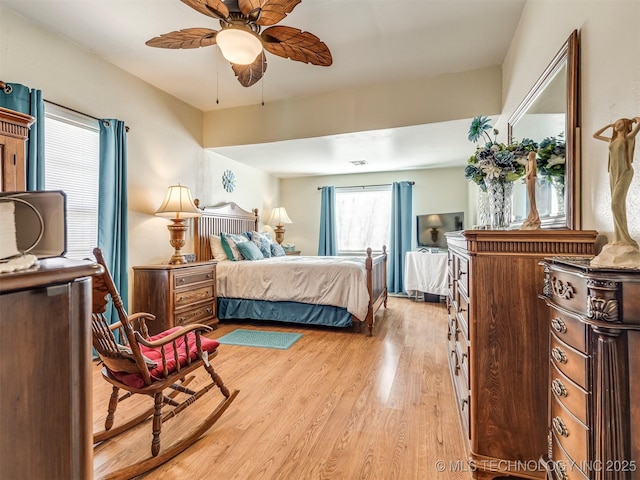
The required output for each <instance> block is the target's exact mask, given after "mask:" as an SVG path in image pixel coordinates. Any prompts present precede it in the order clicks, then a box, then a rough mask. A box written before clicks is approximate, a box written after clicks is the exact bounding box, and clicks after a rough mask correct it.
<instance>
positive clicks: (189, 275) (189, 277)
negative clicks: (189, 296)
mask: <svg viewBox="0 0 640 480" xmlns="http://www.w3.org/2000/svg"><path fill="white" fill-rule="evenodd" d="M214 275H215V273H214V269H213V268H211V267H202V268H194V269H190V270H189V271H188V272H185V273H176V275H175V276H174V287H175V288H180V287H186V286H188V285H193V284H195V283H201V282H211V281H213V280H214Z"/></svg>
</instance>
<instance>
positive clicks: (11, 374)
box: [0, 258, 102, 480]
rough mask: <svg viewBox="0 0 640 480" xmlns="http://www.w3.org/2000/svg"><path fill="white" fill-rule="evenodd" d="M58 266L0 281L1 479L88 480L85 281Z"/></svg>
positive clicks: (51, 263) (61, 262)
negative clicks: (0, 344)
mask: <svg viewBox="0 0 640 480" xmlns="http://www.w3.org/2000/svg"><path fill="white" fill-rule="evenodd" d="M100 273H102V267H100V266H99V265H97V264H94V263H91V262H80V261H73V260H67V259H64V258H49V259H46V260H41V261H40V267H39V268H38V269H35V270H34V269H31V270H28V271H23V272H14V273H3V274H0V312H2V313H0V342H1V343H2V348H0V389H1V397H0V432H1V433H0V477H2V478H6V479H23V478H24V479H27V478H28V479H45V478H46V479H48V480H67V479H72V478H73V479H76V478H78V479H80V478H81V479H91V478H92V477H93V438H92V426H93V420H92V414H93V412H92V408H91V405H92V397H91V278H90V277H91V275H97V274H100Z"/></svg>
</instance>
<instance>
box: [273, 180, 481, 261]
mask: <svg viewBox="0 0 640 480" xmlns="http://www.w3.org/2000/svg"><path fill="white" fill-rule="evenodd" d="M403 180H409V181H414V182H415V185H414V186H413V215H414V217H415V215H418V214H424V213H440V212H442V213H447V212H465V227H469V226H470V224H471V222H472V221H473V220H470V216H469V213H468V210H467V192H468V188H467V181H466V180H465V178H464V169H462V168H437V169H425V170H410V171H401V172H384V173H365V174H360V175H332V176H322V177H301V178H287V179H281V180H280V205H277V206H282V207H285V208H286V209H287V213H288V214H289V217H290V218H291V220H292V221H293V223H292V224H290V225H285V228H286V232H285V242H286V243H294V244H295V245H296V249H297V250H300V251H301V252H302V255H316V254H317V253H318V237H319V235H320V191H319V190H318V187H322V186H326V185H333V186H336V187H346V186H351V185H379V184H385V183H391V182H399V181H403ZM413 228H414V229H415V225H414V226H413ZM411 238H412V242H413V245H414V247H415V243H416V242H415V231H414V232H413V234H412V237H411Z"/></svg>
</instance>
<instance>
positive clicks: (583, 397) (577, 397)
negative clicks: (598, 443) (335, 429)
mask: <svg viewBox="0 0 640 480" xmlns="http://www.w3.org/2000/svg"><path fill="white" fill-rule="evenodd" d="M550 374H551V375H550V376H549V379H550V382H551V384H550V388H551V391H552V392H553V395H554V397H555V398H556V399H557V400H558V401H560V403H562V404H563V405H564V406H565V407H567V409H568V410H569V411H570V412H571V413H572V414H573V415H575V416H576V418H577V419H578V420H580V421H581V422H582V423H583V424H584V425H587V405H588V400H589V394H588V393H587V392H585V391H584V390H583V389H582V388H580V387H579V386H578V385H576V384H575V383H573V382H572V381H571V380H570V379H569V378H567V377H566V376H564V375H563V374H562V372H560V370H558V368H557V367H556V366H555V365H554V364H553V362H552V364H551V368H550Z"/></svg>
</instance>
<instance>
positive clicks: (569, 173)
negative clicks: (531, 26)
mask: <svg viewBox="0 0 640 480" xmlns="http://www.w3.org/2000/svg"><path fill="white" fill-rule="evenodd" d="M578 47H579V39H578V30H574V31H573V32H572V33H571V35H570V36H569V38H568V39H567V41H566V42H565V43H564V45H563V46H562V48H561V49H560V50H559V51H558V53H557V54H556V56H555V57H554V58H553V60H551V63H550V64H549V65H548V66H547V68H546V69H545V70H544V72H542V75H541V76H540V78H539V79H538V81H537V82H536V83H535V84H534V85H533V87H532V88H531V90H530V91H529V93H527V95H526V96H525V98H524V100H523V101H522V102H521V103H520V105H518V107H517V108H516V109H515V111H514V112H513V114H511V117H509V120H508V121H507V135H508V139H509V142H511V138H512V130H513V126H514V125H515V123H516V122H517V121H518V120H519V119H520V118H522V116H523V115H524V114H525V113H526V111H527V109H528V108H529V107H530V106H531V105H532V104H533V102H534V101H535V100H536V99H537V98H538V96H539V95H540V94H541V93H542V91H543V90H544V88H545V86H546V85H547V83H548V82H549V81H550V79H551V78H552V77H553V75H554V74H555V73H556V71H557V70H558V69H559V68H560V67H561V66H562V65H563V64H564V63H566V66H567V106H566V107H567V108H566V123H565V142H566V146H567V149H566V159H565V162H566V169H565V218H566V221H565V223H564V224H560V223H557V224H556V223H554V224H550V225H548V226H549V227H550V228H566V229H569V230H578V229H579V228H580V224H581V210H580V125H579V120H580V116H579V105H578V103H579V98H580V97H579V80H580V79H579V48H578ZM542 226H543V227H544V226H546V225H544V220H543V225H542Z"/></svg>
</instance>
